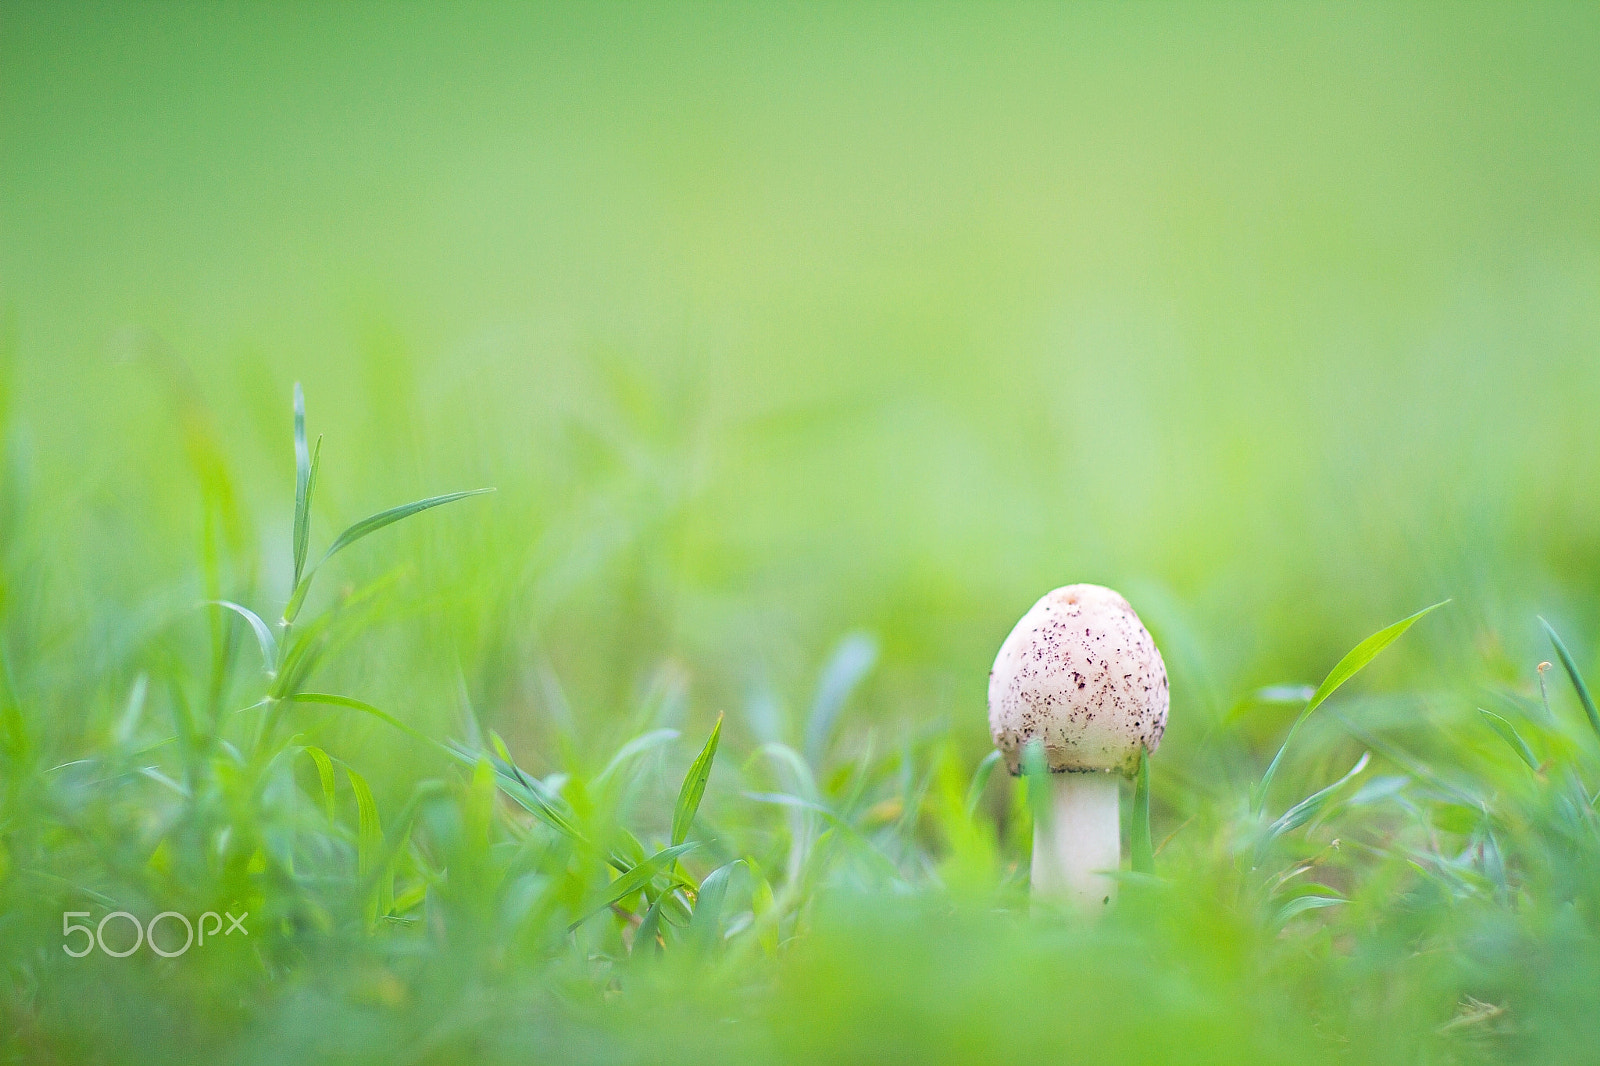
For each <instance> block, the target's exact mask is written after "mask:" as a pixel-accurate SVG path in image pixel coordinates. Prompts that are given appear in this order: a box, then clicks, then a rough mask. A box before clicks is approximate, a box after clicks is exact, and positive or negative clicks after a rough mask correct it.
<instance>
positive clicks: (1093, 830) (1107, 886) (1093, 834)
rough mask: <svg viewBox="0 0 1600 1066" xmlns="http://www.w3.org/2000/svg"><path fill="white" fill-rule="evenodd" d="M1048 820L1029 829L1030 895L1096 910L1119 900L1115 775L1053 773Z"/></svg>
mask: <svg viewBox="0 0 1600 1066" xmlns="http://www.w3.org/2000/svg"><path fill="white" fill-rule="evenodd" d="M1046 776H1047V777H1048V779H1049V781H1050V810H1049V814H1048V817H1046V818H1044V819H1042V820H1036V821H1035V822H1034V826H1033V892H1034V895H1035V896H1037V897H1041V898H1043V897H1053V898H1057V899H1065V900H1068V901H1070V902H1071V903H1072V904H1073V905H1075V906H1076V907H1078V908H1080V909H1081V910H1084V911H1100V910H1103V909H1105V908H1106V907H1108V906H1110V905H1111V903H1112V901H1113V900H1115V899H1116V898H1117V882H1116V878H1114V877H1112V876H1110V874H1114V873H1115V872H1116V870H1117V869H1118V868H1119V867H1120V866H1121V865H1122V826H1121V819H1120V818H1119V817H1118V811H1117V804H1118V798H1119V784H1120V782H1119V781H1118V776H1119V775H1117V774H1115V773H1096V772H1088V773H1057V774H1048V775H1046Z"/></svg>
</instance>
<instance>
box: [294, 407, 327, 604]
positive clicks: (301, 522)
mask: <svg viewBox="0 0 1600 1066" xmlns="http://www.w3.org/2000/svg"><path fill="white" fill-rule="evenodd" d="M317 451H318V453H319V454H320V453H321V451H322V439H321V438H320V437H319V438H318V439H317ZM316 465H317V464H316V460H315V459H313V458H312V455H311V451H310V449H308V448H307V447H306V394H305V392H304V390H302V389H301V388H300V383H299V382H298V381H297V382H295V383H294V584H295V585H299V584H300V576H301V574H303V573H304V572H305V568H306V548H307V546H308V545H309V543H310V535H311V493H312V489H313V485H314V481H315V479H316Z"/></svg>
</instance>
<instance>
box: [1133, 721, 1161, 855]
mask: <svg viewBox="0 0 1600 1066" xmlns="http://www.w3.org/2000/svg"><path fill="white" fill-rule="evenodd" d="M1128 836H1129V840H1128V851H1129V855H1130V859H1131V862H1132V867H1133V872H1134V873H1136V874H1153V873H1155V872H1156V855H1155V849H1154V847H1152V846H1151V843H1150V752H1149V751H1147V750H1145V749H1142V748H1141V749H1140V751H1139V771H1138V773H1137V775H1135V777H1134V779H1133V823H1132V825H1130V826H1129V832H1128Z"/></svg>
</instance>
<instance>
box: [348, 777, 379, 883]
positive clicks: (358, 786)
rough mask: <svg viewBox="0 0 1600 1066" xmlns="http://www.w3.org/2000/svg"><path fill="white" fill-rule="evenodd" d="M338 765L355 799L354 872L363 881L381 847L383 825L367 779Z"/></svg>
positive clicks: (371, 868) (369, 872)
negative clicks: (341, 768) (342, 770)
mask: <svg viewBox="0 0 1600 1066" xmlns="http://www.w3.org/2000/svg"><path fill="white" fill-rule="evenodd" d="M339 765H341V766H342V767H344V775H345V778H346V779H347V780H348V781H349V782H350V791H351V792H353V793H355V797H356V871H357V873H358V875H359V876H360V877H361V878H362V880H365V879H366V878H367V877H368V876H370V875H371V873H372V870H373V866H374V864H375V863H376V861H377V858H378V849H379V848H381V847H382V846H383V823H382V822H381V821H380V820H379V818H378V804H377V801H376V800H374V799H373V798H372V789H371V787H370V786H369V785H368V784H367V779H366V778H364V777H362V776H361V775H360V774H359V773H357V772H356V771H355V770H354V769H352V768H351V766H350V764H349V763H347V762H341V763H340V764H339Z"/></svg>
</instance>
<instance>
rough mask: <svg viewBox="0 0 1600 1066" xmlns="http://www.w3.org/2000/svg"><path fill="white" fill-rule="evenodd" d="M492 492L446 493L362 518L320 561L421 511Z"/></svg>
mask: <svg viewBox="0 0 1600 1066" xmlns="http://www.w3.org/2000/svg"><path fill="white" fill-rule="evenodd" d="M493 491H494V489H468V490H467V491H465V492H447V493H445V494H444V495H443V496H429V497H428V498H427V499H425V500H414V501H412V502H411V503H403V504H401V505H400V506H399V507H391V508H389V509H388V510H387V511H379V512H378V513H377V514H375V515H371V516H369V517H367V518H363V519H362V520H361V521H359V522H357V523H355V524H354V525H352V526H350V527H349V528H348V529H346V530H345V531H344V532H343V533H340V534H339V536H338V538H337V539H335V540H334V542H333V545H332V547H330V548H329V549H328V550H327V551H326V552H325V553H324V554H323V556H322V561H323V562H327V561H328V560H329V559H332V558H333V557H334V556H335V555H338V554H339V553H340V552H342V551H344V549H346V548H348V547H350V545H352V544H354V543H355V542H356V541H358V540H360V539H361V538H363V537H366V536H369V535H371V534H373V533H376V532H377V531H378V530H380V529H382V528H384V527H385V526H392V525H394V524H395V523H396V522H399V521H401V520H403V519H406V518H410V517H411V516H412V515H414V514H421V513H422V512H423V511H427V510H430V509H432V508H434V507H441V506H443V505H444V504H447V503H454V502H455V501H457V500H464V499H466V498H467V497H468V496H482V495H483V494H484V493H487V492H493Z"/></svg>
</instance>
